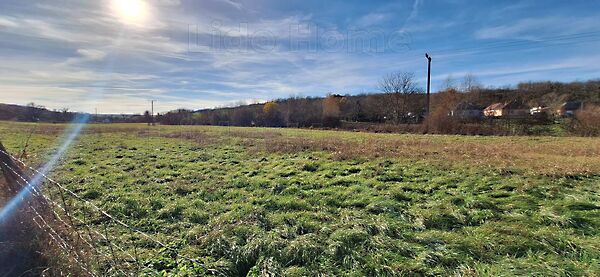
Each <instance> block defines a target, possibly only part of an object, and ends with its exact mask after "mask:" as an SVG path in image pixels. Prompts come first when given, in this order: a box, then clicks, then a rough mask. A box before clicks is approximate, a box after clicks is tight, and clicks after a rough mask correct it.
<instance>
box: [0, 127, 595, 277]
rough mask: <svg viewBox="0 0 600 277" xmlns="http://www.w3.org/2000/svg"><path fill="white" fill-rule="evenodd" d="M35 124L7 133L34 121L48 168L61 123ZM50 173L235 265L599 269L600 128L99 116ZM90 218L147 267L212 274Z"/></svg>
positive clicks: (38, 154) (137, 221)
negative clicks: (308, 124)
mask: <svg viewBox="0 0 600 277" xmlns="http://www.w3.org/2000/svg"><path fill="white" fill-rule="evenodd" d="M33 126H34V125H32V124H24V123H8V122H3V123H0V131H1V133H0V134H1V137H0V139H1V140H2V142H3V143H4V144H5V145H6V146H7V148H8V150H9V151H11V152H13V153H17V152H19V150H20V149H21V147H22V146H23V144H24V142H25V140H26V138H27V136H28V134H29V133H30V131H31V130H34V131H33V132H34V135H33V136H32V138H31V142H30V146H29V147H28V150H27V153H28V155H27V158H26V159H27V161H28V162H30V163H32V164H39V163H40V162H41V161H43V160H44V158H45V157H47V155H48V153H51V152H52V151H53V150H54V149H55V148H56V143H57V141H58V139H59V138H60V135H61V133H62V130H63V128H64V126H62V125H51V124H47V125H46V124H40V125H38V126H37V127H36V128H35V129H33ZM52 176H53V177H54V178H55V179H56V180H57V181H58V182H60V183H61V184H64V185H65V186H67V187H68V188H70V189H72V190H74V191H75V192H76V193H78V194H79V195H81V196H83V197H85V198H86V199H88V200H89V201H92V202H93V203H95V204H96V205H98V206H100V207H102V208H103V209H105V210H107V211H108V212H110V213H111V214H112V215H114V216H116V217H117V218H119V219H121V220H123V221H124V222H126V223H127V224H130V225H132V226H135V228H138V229H140V230H142V231H144V232H146V233H148V234H150V235H152V236H153V237H155V238H157V239H159V240H161V241H164V242H169V243H170V246H171V247H172V248H175V249H177V250H178V251H179V253H182V254H184V255H187V256H190V257H194V258H198V259H199V260H200V261H202V263H204V264H205V265H206V266H207V267H209V268H212V269H216V270H217V271H218V272H220V273H223V274H224V275H233V276H246V275H250V276H257V275H265V274H267V273H272V274H274V275H283V276H317V275H319V276H333V275H346V276H403V275H408V276H422V275H423V276H426V275H428V276H432V275H446V276H447V275H457V276H597V275H598V274H600V233H599V228H600V140H599V139H597V138H567V137H561V138H552V137H461V136H426V135H384V134H367V133H352V132H335V131H317V130H296V129H262V128H252V129H245V128H233V127H232V128H228V127H179V126H156V127H148V126H145V125H90V126H88V127H87V128H86V129H85V130H84V132H83V134H82V135H81V136H80V137H79V139H78V140H77V141H76V142H75V143H74V144H73V147H72V148H71V149H70V150H69V151H68V154H67V156H66V157H64V158H63V159H62V161H61V163H60V165H59V166H58V167H57V168H56V169H55V170H54V171H53V172H52ZM48 188H50V187H49V186H47V187H46V190H47V193H48V194H50V195H53V194H55V193H56V192H54V191H52V190H51V189H48ZM71 202H72V203H71V205H73V206H74V207H79V209H78V211H79V213H78V215H79V216H81V215H82V214H83V213H85V211H86V210H85V209H84V208H83V207H81V204H80V203H79V202H77V201H73V200H71ZM88 217H89V215H88ZM88 220H90V222H92V225H93V226H94V227H95V228H98V230H102V228H104V226H105V225H106V228H107V232H108V233H109V234H111V235H112V236H114V240H115V241H116V242H118V243H120V245H122V246H123V247H124V248H125V249H126V251H129V252H130V253H134V252H135V254H136V255H139V256H140V257H141V259H142V260H143V261H144V265H145V266H147V267H148V268H146V269H144V273H145V274H148V275H155V274H158V272H162V273H161V274H164V275H169V274H172V275H177V274H190V275H193V274H200V273H202V272H205V271H204V269H202V268H201V267H199V266H194V265H193V264H191V263H189V262H184V261H183V260H181V259H177V258H176V256H175V255H173V253H172V251H169V250H168V249H160V247H159V246H157V245H156V244H153V243H151V241H149V240H148V239H145V238H143V237H141V236H136V235H134V234H131V233H128V232H127V231H126V230H124V228H120V227H118V226H117V225H115V224H111V223H105V221H103V220H102V218H101V217H100V216H98V217H97V218H91V219H90V218H88ZM99 247H104V248H105V249H108V248H109V246H108V245H103V246H102V245H101V246H99ZM117 255H123V254H122V253H120V254H119V253H118V254H117ZM96 262H97V263H96V264H95V265H94V266H95V270H97V271H99V272H104V273H106V272H112V271H111V269H110V268H111V267H115V265H114V264H111V263H110V262H109V261H107V260H103V259H101V258H97V259H96ZM274 275H271V276H274Z"/></svg>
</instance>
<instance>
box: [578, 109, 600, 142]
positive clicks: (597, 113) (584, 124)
mask: <svg viewBox="0 0 600 277" xmlns="http://www.w3.org/2000/svg"><path fill="white" fill-rule="evenodd" d="M571 132H573V133H574V134H577V135H581V136H598V135H600V106H597V105H588V106H586V107H584V108H583V109H581V110H580V111H578V112H577V113H576V114H575V118H574V119H573V121H572V122H571Z"/></svg>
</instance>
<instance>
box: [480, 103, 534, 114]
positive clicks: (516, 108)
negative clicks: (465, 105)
mask: <svg viewBox="0 0 600 277" xmlns="http://www.w3.org/2000/svg"><path fill="white" fill-rule="evenodd" d="M483 115H485V116H486V117H496V118H526V117H529V115H530V109H529V107H528V106H527V105H525V104H523V103H521V102H519V101H510V102H505V103H494V104H492V105H489V106H488V107H487V108H485V109H484V110H483Z"/></svg>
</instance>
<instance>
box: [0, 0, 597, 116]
mask: <svg viewBox="0 0 600 277" xmlns="http://www.w3.org/2000/svg"><path fill="white" fill-rule="evenodd" d="M0 7H1V8H2V9H1V11H0V34H2V36H0V48H1V49H3V51H2V52H1V53H0V57H1V58H2V59H3V60H4V63H3V64H2V65H1V66H0V72H1V73H2V74H1V76H0V95H1V96H2V99H3V100H2V102H5V103H14V104H18V105H25V104H27V103H29V102H35V103H37V104H41V105H44V106H45V107H47V108H49V109H59V108H63V107H67V108H69V109H70V110H73V111H79V112H86V113H94V109H95V108H97V109H98V111H99V113H102V114H138V113H143V112H144V111H145V110H148V109H149V106H150V105H149V100H157V105H156V106H155V111H157V112H166V111H169V110H174V109H178V108H186V109H192V110H199V109H206V108H217V107H220V106H231V105H235V104H236V103H241V102H242V101H244V102H247V103H250V102H257V101H258V102H266V101H270V100H275V99H282V98H288V97H290V96H303V97H323V96H325V95H326V94H328V93H339V94H350V95H356V94H362V93H377V92H379V91H378V89H377V83H378V81H379V80H380V79H381V78H382V77H383V76H385V75H386V74H389V73H392V72H397V71H409V72H414V73H415V75H416V80H417V82H418V85H419V86H420V87H425V82H424V80H425V77H426V60H425V57H424V54H425V52H429V53H430V54H431V55H432V56H433V68H432V71H433V75H432V91H437V90H438V89H439V88H440V87H441V86H442V84H443V83H444V80H445V79H446V78H447V76H452V77H453V78H454V79H455V80H457V81H458V82H460V79H461V78H462V77H463V76H464V75H466V74H473V75H474V76H475V77H476V78H477V79H478V80H479V81H480V82H481V83H482V84H484V85H485V86H493V87H504V86H516V85H517V84H518V83H520V82H528V81H534V82H535V81H558V82H572V81H584V80H593V79H598V77H600V76H598V75H597V72H598V70H599V69H600V63H598V61H600V55H598V54H596V51H595V49H596V48H597V46H598V39H599V38H600V26H598V25H597V23H596V22H597V19H596V15H595V13H594V11H596V10H598V8H600V3H594V2H584V1H576V2H575V3H563V2H560V1H547V2H544V3H536V2H535V1H519V2H516V3H510V4H503V3H497V2H494V1H482V2H477V3H468V2H466V1H443V2H436V3H434V2H432V1H422V0H414V1H413V0H410V1H398V2H396V1H377V2H376V3H363V2H359V1H350V2H347V1H333V2H331V3H329V4H328V9H320V8H319V7H320V5H319V2H317V1H304V2H301V3H280V2H275V1H268V0H265V1H256V0H247V1H246V0H245V1H233V0H224V1H217V0H205V1H199V2H194V1H184V0H182V1H179V0H128V1H125V2H123V1H121V2H116V1H115V0H112V1H111V0H106V1H98V2H94V3H91V2H90V3H80V2H77V1H73V0H62V1H59V2H56V3H55V4H53V5H48V4H46V3H36V4H34V5H22V4H20V3H19V2H18V1H15V0H10V1H3V2H2V3H0ZM66 7H69V8H66ZM540 49H543V51H540ZM396 61H397V62H396ZM65 103H69V104H65Z"/></svg>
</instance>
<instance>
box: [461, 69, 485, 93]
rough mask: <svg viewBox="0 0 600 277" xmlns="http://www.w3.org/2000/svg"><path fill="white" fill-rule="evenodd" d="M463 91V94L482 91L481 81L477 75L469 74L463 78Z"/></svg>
mask: <svg viewBox="0 0 600 277" xmlns="http://www.w3.org/2000/svg"><path fill="white" fill-rule="evenodd" d="M461 89H462V91H463V92H466V93H470V92H477V91H479V90H480V89H481V83H479V81H478V80H477V77H475V75H473V74H471V73H468V74H467V75H465V77H464V78H463V82H462V87H461Z"/></svg>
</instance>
